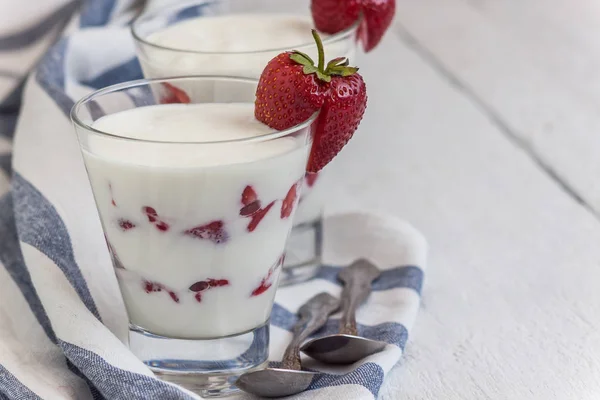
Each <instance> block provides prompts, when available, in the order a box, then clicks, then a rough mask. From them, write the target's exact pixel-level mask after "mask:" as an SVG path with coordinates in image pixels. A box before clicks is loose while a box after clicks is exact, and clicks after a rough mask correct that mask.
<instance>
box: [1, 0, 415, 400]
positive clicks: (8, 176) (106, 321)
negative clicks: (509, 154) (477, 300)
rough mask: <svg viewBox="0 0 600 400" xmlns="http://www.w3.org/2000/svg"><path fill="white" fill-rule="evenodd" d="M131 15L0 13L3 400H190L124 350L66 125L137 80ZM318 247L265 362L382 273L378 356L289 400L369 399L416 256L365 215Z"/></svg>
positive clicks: (399, 325)
mask: <svg viewBox="0 0 600 400" xmlns="http://www.w3.org/2000/svg"><path fill="white" fill-rule="evenodd" d="M159 1H164V0H159ZM9 3H10V5H9ZM149 5H151V4H149ZM140 6H141V4H139V2H136V1H132V0H89V1H83V2H80V1H78V2H71V1H64V0H47V1H44V2H37V1H22V2H19V3H18V4H16V5H15V3H14V2H12V1H9V0H0V399H2V400H3V399H27V400H29V399H44V400H52V399H77V400H80V399H111V400H112V399H124V400H132V399H164V400H168V399H197V398H199V397H198V396H197V395H195V394H193V393H191V392H189V391H186V390H185V389H182V388H180V387H177V386H175V385H172V384H170V383H166V382H163V381H160V380H158V379H156V378H155V377H154V376H153V374H152V373H151V371H150V370H149V369H148V368H146V366H145V365H144V364H143V363H141V362H140V361H139V360H137V359H136V358H135V356H134V355H133V354H132V353H131V352H130V351H129V350H128V348H127V345H126V344H127V340H128V328H127V317H126V313H125V308H124V306H123V302H122V300H121V296H120V293H119V289H118V285H117V282H116V279H115V276H114V273H113V270H112V266H111V262H110V259H109V255H108V251H107V249H106V244H105V242H104V239H103V235H102V230H101V226H100V222H99V219H98V216H97V213H96V209H95V206H94V202H93V197H92V193H91V189H90V187H89V184H88V181H87V177H86V174H85V170H84V166H83V162H82V159H81V155H80V152H79V147H78V143H77V139H76V136H75V134H74V132H73V129H72V127H71V124H70V121H69V118H68V112H69V109H70V107H71V106H72V104H73V102H74V100H76V99H77V98H79V97H80V96H82V95H84V94H87V93H89V92H90V91H91V90H93V89H96V88H100V87H103V86H106V85H109V84H113V83H117V82H121V81H125V80H130V79H136V78H140V77H141V72H140V68H139V64H138V63H137V61H136V60H135V58H134V51H133V43H132V41H131V39H130V36H129V32H128V30H127V28H126V25H127V24H128V23H129V22H130V21H131V19H132V17H133V16H134V15H136V13H138V12H140V10H141V8H140ZM40 57H41V58H40ZM30 70H31V71H32V72H31V73H29V71H30ZM25 77H27V79H26V80H25ZM19 111H20V114H19V117H18V121H17V117H16V114H17V112H19ZM15 125H16V132H15ZM13 132H15V134H14V138H13ZM13 139H14V140H13ZM13 146H14V151H13ZM11 154H12V162H11ZM11 166H12V168H11ZM324 240H325V255H324V261H325V265H324V266H323V269H322V270H321V272H320V274H319V276H318V277H317V278H316V279H314V280H312V281H310V282H306V283H303V284H299V285H296V286H292V287H289V288H284V289H281V290H279V292H278V294H277V298H276V304H275V306H274V309H273V314H272V317H271V332H272V333H271V349H270V359H271V360H274V361H276V360H279V359H280V358H281V356H282V354H283V350H284V348H285V346H286V345H287V343H288V342H289V340H290V338H291V333H290V330H291V327H292V326H293V325H294V323H295V322H296V316H295V312H296V311H297V309H298V308H299V306H300V305H301V304H302V303H303V302H304V301H306V300H307V299H308V298H310V297H312V296H313V295H314V294H315V293H317V292H321V291H327V292H330V293H332V294H334V295H339V293H340V292H341V287H340V285H339V283H338V282H337V280H336V274H337V272H338V271H339V270H340V268H342V266H345V265H347V264H349V263H351V262H352V261H354V260H355V259H356V258H360V257H364V258H368V259H370V260H371V261H373V262H374V263H376V264H377V265H378V266H379V267H380V268H382V269H384V272H383V275H382V277H381V278H380V279H379V280H378V281H376V283H375V285H374V292H373V294H372V295H371V297H370V298H369V300H368V302H367V304H365V305H364V306H363V307H362V308H361V309H360V310H359V312H358V316H357V319H358V322H359V331H360V333H361V334H362V335H364V336H366V337H369V338H373V339H377V340H382V341H385V342H387V343H388V346H387V347H386V348H385V350H384V351H383V352H381V353H379V354H376V355H374V356H371V357H370V358H368V359H365V360H363V361H361V362H359V363H357V364H355V365H351V366H347V367H335V368H334V367H326V366H323V365H319V364H317V363H314V362H310V360H306V361H307V362H306V366H307V367H309V368H312V369H315V370H318V371H321V372H322V374H319V376H318V377H317V378H316V379H315V380H314V381H313V383H312V386H311V387H310V389H309V390H308V391H307V392H305V393H303V394H300V395H297V396H294V397H293V398H294V399H331V398H339V399H346V400H351V399H361V400H362V399H365V400H366V399H374V398H376V397H377V394H378V391H379V388H380V387H381V385H382V383H383V380H384V377H385V375H386V373H387V372H388V371H389V370H390V369H391V368H392V367H393V366H394V364H396V363H397V361H398V360H399V359H400V356H401V354H402V351H403V349H404V346H405V345H406V341H407V338H408V335H409V330H410V329H411V327H412V325H413V322H414V320H415V317H416V314H417V312H418V308H419V299H420V291H421V285H422V282H423V271H424V267H425V263H426V244H425V241H424V239H423V238H422V236H421V235H420V234H419V233H418V232H417V231H415V230H414V229H413V228H412V227H410V226H409V225H407V224H406V223H404V222H402V221H398V220H395V219H393V218H389V217H383V216H376V215H370V214H363V213H356V214H345V215H338V216H334V217H331V218H329V219H327V220H326V222H325V233H324ZM338 321H339V315H335V316H334V317H333V319H332V320H331V321H330V322H329V323H328V325H327V326H326V327H325V328H324V330H323V331H321V332H320V333H319V334H320V335H323V334H327V333H333V332H334V331H335V330H336V327H337V324H338ZM241 397H242V398H250V397H248V396H243V395H242V396H241Z"/></svg>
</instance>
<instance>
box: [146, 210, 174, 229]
mask: <svg viewBox="0 0 600 400" xmlns="http://www.w3.org/2000/svg"><path fill="white" fill-rule="evenodd" d="M142 212H143V213H144V214H146V216H147V217H148V222H151V223H152V224H154V226H156V229H158V230H159V231H161V232H166V231H168V230H169V224H167V223H166V222H164V221H163V220H161V219H160V217H159V216H158V212H156V210H155V209H154V208H152V207H148V206H145V207H142Z"/></svg>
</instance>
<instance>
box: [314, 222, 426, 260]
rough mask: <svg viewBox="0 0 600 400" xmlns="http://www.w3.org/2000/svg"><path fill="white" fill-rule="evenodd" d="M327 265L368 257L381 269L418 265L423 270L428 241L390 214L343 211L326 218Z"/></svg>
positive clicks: (325, 244)
mask: <svg viewBox="0 0 600 400" xmlns="http://www.w3.org/2000/svg"><path fill="white" fill-rule="evenodd" d="M324 229H325V237H324V246H325V252H324V254H323V259H324V261H325V263H326V264H332V265H347V264H350V263H352V262H353V261H354V260H355V259H357V258H367V259H369V260H371V261H372V262H374V263H375V264H377V266H378V267H379V268H381V269H386V268H390V267H397V266H399V265H417V266H419V267H421V269H423V270H425V268H426V264H427V242H426V240H425V238H424V237H423V235H422V234H421V233H420V232H419V231H417V230H416V229H415V228H413V227H412V225H410V224H408V223H406V222H404V221H402V220H399V219H397V218H394V217H392V216H389V215H385V216H384V215H377V214H370V213H369V214H367V213H353V214H342V215H338V216H336V215H334V216H331V217H328V218H327V219H326V220H325V228H324Z"/></svg>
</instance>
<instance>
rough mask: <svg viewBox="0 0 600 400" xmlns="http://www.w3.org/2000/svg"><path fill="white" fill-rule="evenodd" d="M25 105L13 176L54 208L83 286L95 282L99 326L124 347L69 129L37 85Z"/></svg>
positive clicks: (107, 266)
mask: <svg viewBox="0 0 600 400" xmlns="http://www.w3.org/2000/svg"><path fill="white" fill-rule="evenodd" d="M24 99H25V102H24V105H23V109H22V111H21V118H20V123H19V126H18V128H17V133H16V135H15V140H14V146H15V148H19V151H17V152H15V154H14V155H13V165H14V167H15V170H17V171H18V172H19V173H21V174H22V175H23V176H24V177H25V178H26V179H27V180H29V181H30V182H31V183H32V184H33V185H34V186H35V187H36V188H37V189H38V190H39V191H40V192H42V193H43V194H44V196H45V197H46V199H47V200H48V201H49V202H50V203H52V204H53V205H54V207H55V208H56V211H57V212H58V214H59V215H60V216H61V218H62V220H63V221H64V223H65V225H66V226H67V229H68V231H69V235H70V237H71V243H72V245H73V253H74V255H75V260H76V261H77V264H78V265H79V266H80V268H81V273H82V275H83V277H84V278H85V280H86V282H93V284H89V285H88V287H89V290H90V293H91V295H92V297H93V298H94V301H95V303H96V307H97V308H98V312H99V313H100V316H101V318H102V321H103V322H104V324H105V325H106V326H107V327H108V328H109V329H110V330H111V331H112V332H113V333H114V334H116V335H117V336H118V337H119V338H120V339H121V340H122V341H123V342H126V341H127V335H128V330H127V322H126V321H127V315H126V312H125V307H124V305H123V302H122V299H121V294H120V292H119V290H118V285H117V284H116V279H115V276H114V272H113V269H112V266H111V265H112V264H111V261H110V258H109V255H108V250H107V248H106V243H105V241H104V236H103V234H102V227H101V225H100V219H99V217H98V212H97V211H96V207H95V205H94V199H93V196H92V191H91V189H90V185H89V182H88V179H87V175H86V172H85V167H84V165H83V160H82V157H81V153H80V150H79V144H78V141H77V136H76V135H75V132H74V130H73V126H72V125H71V123H70V121H69V120H68V119H67V117H66V116H65V115H64V114H63V113H62V112H61V111H60V110H59V109H58V107H57V106H56V104H55V103H54V102H53V100H52V99H50V98H49V97H48V95H47V94H46V92H44V90H42V89H41V88H40V86H39V85H38V84H37V82H36V81H35V80H32V79H29V81H28V82H27V85H26V88H25V93H24ZM38 121H44V124H39V123H38ZM65 178H66V179H68V190H65V188H66V186H65V183H64V180H63V179H65ZM58 180H63V181H62V183H59V182H58Z"/></svg>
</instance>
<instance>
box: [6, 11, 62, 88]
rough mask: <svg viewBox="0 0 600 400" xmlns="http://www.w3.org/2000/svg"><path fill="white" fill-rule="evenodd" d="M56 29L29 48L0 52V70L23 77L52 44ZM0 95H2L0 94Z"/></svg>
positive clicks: (56, 32)
mask: <svg viewBox="0 0 600 400" xmlns="http://www.w3.org/2000/svg"><path fill="white" fill-rule="evenodd" d="M0 9H1V7H0ZM0 14H2V13H0ZM57 28H58V27H55V28H53V29H51V30H50V31H49V32H48V33H47V34H46V35H44V36H43V37H42V38H41V39H39V40H38V41H37V42H35V43H34V44H32V45H30V46H27V47H25V48H22V49H19V50H11V51H3V52H0V65H1V66H2V70H4V71H9V72H12V73H14V74H15V75H18V76H25V74H26V73H27V72H29V70H30V69H31V68H32V67H33V66H34V64H35V63H36V62H37V61H38V60H39V58H40V57H41V56H42V55H43V54H44V53H45V52H46V50H47V49H48V48H49V47H50V45H52V44H53V43H54V40H55V38H56V36H57V34H58V33H59V32H58V29H57ZM0 95H2V93H1V92H0Z"/></svg>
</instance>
